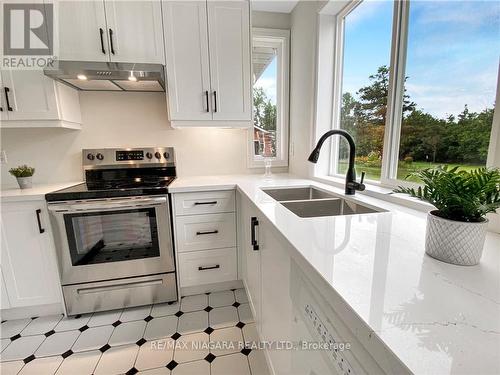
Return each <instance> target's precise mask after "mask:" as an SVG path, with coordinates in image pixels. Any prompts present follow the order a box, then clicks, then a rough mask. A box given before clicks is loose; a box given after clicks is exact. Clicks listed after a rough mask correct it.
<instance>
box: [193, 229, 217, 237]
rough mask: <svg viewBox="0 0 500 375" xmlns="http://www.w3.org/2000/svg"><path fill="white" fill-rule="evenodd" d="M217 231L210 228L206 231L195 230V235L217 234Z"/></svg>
mask: <svg viewBox="0 0 500 375" xmlns="http://www.w3.org/2000/svg"><path fill="white" fill-rule="evenodd" d="M217 233H219V231H218V230H210V231H206V232H196V235H197V236H201V235H204V234H217Z"/></svg>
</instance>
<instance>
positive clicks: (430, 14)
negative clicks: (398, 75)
mask: <svg viewBox="0 0 500 375" xmlns="http://www.w3.org/2000/svg"><path fill="white" fill-rule="evenodd" d="M499 9H500V6H499V4H498V2H493V1H492V2H482V1H478V2H474V3H473V2H465V1H459V2H456V1H453V2H448V1H445V2H441V1H437V2H427V1H413V2H412V3H411V4H410V7H409V16H408V37H407V48H406V66H405V79H404V80H403V82H404V90H405V99H404V104H403V105H404V109H403V114H402V123H401V137H400V141H399V154H398V167H397V178H398V179H403V178H405V176H407V175H408V173H410V172H413V171H415V170H418V169H422V168H426V167H429V166H434V165H440V164H451V165H453V166H454V165H458V166H460V168H462V169H475V168H478V167H484V166H485V165H486V158H487V156H488V146H489V142H490V134H491V126H492V123H493V111H494V105H495V94H496V84H497V72H498V52H499V51H500V31H499V30H500V28H499V27H500V24H499V19H498V16H499ZM495 14H496V17H495Z"/></svg>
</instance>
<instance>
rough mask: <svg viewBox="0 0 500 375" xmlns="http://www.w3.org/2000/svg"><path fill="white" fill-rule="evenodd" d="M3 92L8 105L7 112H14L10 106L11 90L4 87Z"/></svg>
mask: <svg viewBox="0 0 500 375" xmlns="http://www.w3.org/2000/svg"><path fill="white" fill-rule="evenodd" d="M3 91H4V92H5V102H6V104H7V111H11V112H12V111H13V109H12V107H11V106H10V100H9V92H10V89H9V88H8V87H4V88H3Z"/></svg>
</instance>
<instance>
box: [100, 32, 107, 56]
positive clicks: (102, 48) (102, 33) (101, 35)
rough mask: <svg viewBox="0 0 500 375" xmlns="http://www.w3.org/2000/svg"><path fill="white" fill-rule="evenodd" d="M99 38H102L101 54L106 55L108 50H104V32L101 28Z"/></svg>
mask: <svg viewBox="0 0 500 375" xmlns="http://www.w3.org/2000/svg"><path fill="white" fill-rule="evenodd" d="M99 36H100V38H101V52H102V53H103V54H106V50H105V49H104V30H103V29H102V28H99Z"/></svg>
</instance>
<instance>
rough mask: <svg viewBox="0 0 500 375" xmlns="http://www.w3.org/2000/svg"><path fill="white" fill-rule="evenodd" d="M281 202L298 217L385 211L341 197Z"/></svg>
mask: <svg viewBox="0 0 500 375" xmlns="http://www.w3.org/2000/svg"><path fill="white" fill-rule="evenodd" d="M281 204H282V205H283V206H284V207H286V208H288V209H289V210H290V211H292V212H293V213H294V214H295V215H297V216H299V217H320V216H339V215H359V214H371V213H377V212H385V210H382V209H375V208H371V207H368V206H365V205H362V204H359V203H356V202H353V201H349V200H346V199H342V198H336V199H323V200H307V201H290V202H281Z"/></svg>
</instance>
